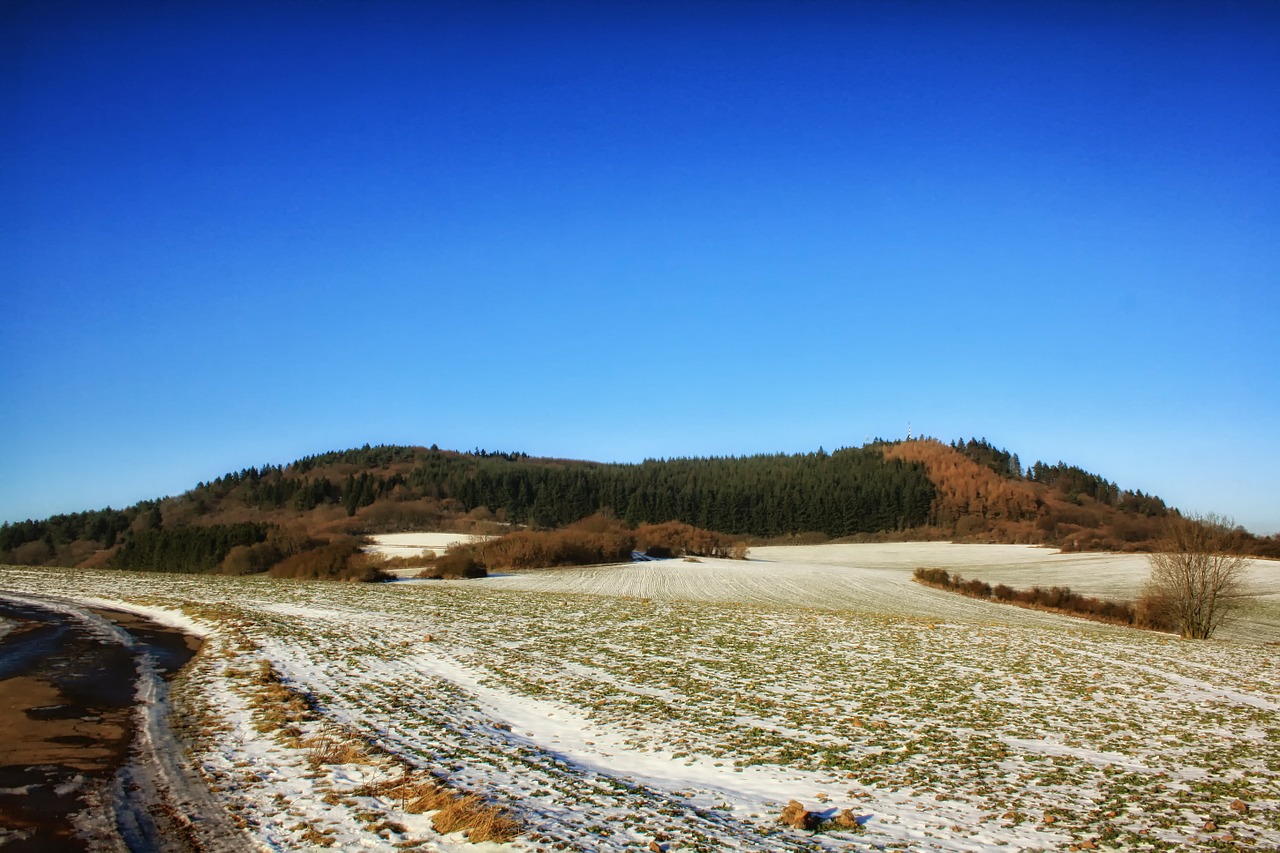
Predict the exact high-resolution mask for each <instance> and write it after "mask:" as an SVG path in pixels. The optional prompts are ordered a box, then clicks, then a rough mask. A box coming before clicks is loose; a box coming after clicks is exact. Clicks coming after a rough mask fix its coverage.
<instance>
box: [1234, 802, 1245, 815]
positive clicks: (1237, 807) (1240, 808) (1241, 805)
mask: <svg viewBox="0 0 1280 853" xmlns="http://www.w3.org/2000/svg"><path fill="white" fill-rule="evenodd" d="M1231 810H1232V811H1233V812H1239V813H1240V814H1247V813H1248V811H1249V804H1248V803H1246V802H1245V801H1244V800H1236V801H1234V802H1233V803H1232V804H1231Z"/></svg>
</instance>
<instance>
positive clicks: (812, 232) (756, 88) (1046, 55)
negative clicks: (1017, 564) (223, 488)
mask: <svg viewBox="0 0 1280 853" xmlns="http://www.w3.org/2000/svg"><path fill="white" fill-rule="evenodd" d="M0 16H2V17H0V115H3V116H4V128H5V129H4V132H3V134H0V155H2V156H0V296H2V297H3V300H4V304H5V310H4V313H3V317H4V335H3V336H0V365H2V366H0V392H2V393H3V399H4V400H5V401H6V404H7V405H6V406H5V409H6V413H5V416H4V417H3V418H0V447H2V448H3V451H2V452H0V519H3V520H10V521H12V520H19V519H23V518H27V517H43V516H45V515H48V514H50V513H54V512H65V511H76V510H81V509H90V508H97V507H101V506H105V505H108V504H110V505H113V506H117V507H119V506H123V505H127V504H129V503H132V502H134V501H137V500H139V499H142V498H148V497H156V496H159V495H165V494H174V493H178V492H181V491H183V490H185V489H186V488H189V487H190V486H192V485H194V484H195V482H196V481H198V480H203V479H211V478H213V477H216V476H217V475H219V474H221V473H224V472H225V471H228V470H236V469H239V468H242V467H245V466H248V465H256V464H262V463H266V462H273V463H274V462H287V461H289V460H292V459H294V458H297V457H299V456H302V455H306V454H309V453H315V452H321V451H325V450H330V449H340V448H345V447H350V446H358V445H360V444H363V443H365V442H369V443H373V444H377V443H412V444H428V445H429V444H432V443H437V444H439V445H440V446H441V447H449V448H457V449H470V448H472V447H476V446H480V447H485V448H490V449H504V450H511V449H519V450H524V451H526V452H528V453H531V454H534V455H549V456H566V457H575V458H590V459H598V460H605V461H615V460H616V461H638V460H640V459H643V458H645V457H651V456H652V457H662V456H687V455H721V454H747V453H756V452H774V451H788V452H796V451H809V450H815V449H817V448H818V447H819V446H823V447H826V448H827V449H832V448H834V447H839V446H845V445H858V444H861V443H862V442H863V440H864V439H865V438H866V437H867V436H873V437H874V436H880V437H885V438H897V437H902V436H904V435H905V434H906V432H907V429H908V424H909V423H910V425H911V428H912V429H913V431H914V432H915V433H916V434H921V433H925V434H930V435H935V436H938V437H941V438H943V439H946V440H950V439H952V438H955V437H960V436H965V437H968V436H986V437H987V438H988V439H990V440H991V441H992V442H993V443H995V444H997V445H999V446H1004V447H1007V448H1008V449H1010V450H1012V451H1016V452H1017V453H1019V454H1020V456H1021V458H1022V459H1023V461H1024V462H1027V463H1029V462H1031V461H1033V460H1035V459H1044V460H1045V461H1049V462H1053V461H1057V460H1059V459H1061V460H1064V461H1067V462H1069V463H1073V464H1077V465H1080V466H1082V467H1084V468H1087V469H1089V470H1092V471H1094V472H1096V473H1099V474H1101V475H1103V476H1105V477H1107V478H1109V479H1112V480H1114V481H1116V482H1117V483H1118V484H1119V485H1120V486H1121V487H1124V488H1136V489H1142V490H1144V491H1147V492H1153V493H1156V494H1159V495H1161V496H1162V497H1164V498H1165V499H1166V500H1168V501H1170V502H1171V503H1173V504H1174V505H1176V506H1179V507H1181V508H1183V509H1185V510H1189V511H1199V512H1206V511H1212V512H1219V513H1224V514H1228V515H1231V516H1234V517H1235V519H1236V520H1237V521H1238V522H1240V523H1242V524H1244V525H1245V526H1247V527H1249V528H1250V529H1252V530H1255V531H1257V532H1268V533H1269V532H1274V531H1277V530H1280V489H1278V488H1277V484H1278V483H1280V444H1278V443H1277V438H1280V343H1278V342H1280V95H1277V93H1278V92H1280V5H1277V4H1275V3H1266V2H1259V3H1222V2H1213V3H1209V2H1204V3H1192V2H1186V3H1158V2H1155V3H1129V4H1116V3H1102V2H1099V3H1084V2H1078V3H1053V2H1047V3H1033V4H1027V3H971V4H961V3H945V2H929V0H912V2H905V0H904V2H898V3H837V2H788V3H782V2H776V3H767V2H755V3H752V2H738V3H734V2H707V3H701V4H699V3H661V2H659V3H643V4H642V3H635V4H625V3H537V2H530V3H467V4H432V3H413V2H379V0H365V2H310V3H304V2H271V0H267V2H259V3H253V4H237V3H232V2H217V3H214V2H209V3H199V2H193V3H167V2H156V3H136V4H131V3H127V2H125V3H59V2H48V3H46V2H30V3H23V2H11V3H7V4H4V6H3V9H2V10H0Z"/></svg>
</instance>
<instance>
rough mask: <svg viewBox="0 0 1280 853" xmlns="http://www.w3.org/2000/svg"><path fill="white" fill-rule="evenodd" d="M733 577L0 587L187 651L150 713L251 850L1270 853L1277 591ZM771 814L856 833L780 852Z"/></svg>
mask: <svg viewBox="0 0 1280 853" xmlns="http://www.w3.org/2000/svg"><path fill="white" fill-rule="evenodd" d="M752 557H753V559H752V560H750V561H747V562H740V561H721V560H709V559H708V560H703V561H701V562H696V563H694V562H684V561H667V562H660V563H642V564H633V565H625V566H612V567H592V568H583V569H564V570H544V571H540V572H531V573H525V574H518V575H509V576H502V577H493V578H489V579H486V580H482V581H463V582H443V581H432V582H398V583H393V584H381V585H356V584H340V583H309V582H301V581H284V580H273V579H269V578H264V577H248V578H224V577H199V576H179V575H167V576H159V575H141V574H126V573H119V572H115V573H108V572H86V571H80V572H70V571H64V570H56V569H43V568H3V569H0V593H4V594H38V595H56V596H62V597H67V598H72V599H76V600H79V601H94V602H108V601H109V602H111V603H112V604H114V605H116V606H122V605H123V606H126V607H129V608H131V609H135V610H140V611H142V612H145V613H148V614H150V615H152V616H153V617H155V618H159V619H162V620H165V621H168V622H171V623H178V624H182V625H184V626H186V627H188V628H191V629H194V630H198V631H200V632H201V633H203V634H205V635H207V637H208V643H207V645H206V648H205V651H204V652H203V653H202V655H201V656H200V657H199V658H197V660H196V662H195V663H194V664H193V665H192V666H191V667H190V668H189V670H188V672H187V674H186V675H185V676H184V677H183V678H182V679H181V680H180V681H179V682H178V683H176V684H175V685H174V689H173V695H174V703H175V709H176V718H177V719H178V720H179V721H180V723H181V725H182V727H183V730H184V732H185V734H186V736H187V737H188V738H189V739H191V740H192V741H193V744H194V746H193V754H194V758H195V760H196V762H197V764H198V765H199V767H200V768H201V770H202V772H203V774H204V776H205V778H206V779H207V780H208V781H209V783H210V785H211V787H212V788H213V789H214V791H215V793H216V794H217V796H218V797H219V798H221V800H222V801H223V802H225V804H226V805H227V807H228V809H230V810H231V812H232V814H233V816H235V817H236V818H237V819H238V821H239V822H240V823H241V824H242V825H243V826H244V827H245V828H246V830H247V831H248V832H249V833H250V835H251V836H252V837H253V838H255V839H256V840H257V841H258V842H259V843H260V844H261V845H262V847H263V848H264V849H297V848H300V847H312V846H324V845H332V846H334V847H335V848H339V849H356V848H359V849H381V850H388V851H390V850H397V849H401V850H403V849H417V850H464V849H465V850H472V851H482V850H545V851H551V850H565V849H568V850H605V851H623V850H641V849H646V848H649V847H650V845H651V844H654V845H656V846H657V847H658V848H659V849H663V850H672V851H677V850H679V851H688V850H708V851H710V850H733V849H737V850H841V849H850V850H862V849H910V850H922V849H938V850H995V849H1043V850H1058V849H1071V848H1076V849H1127V850H1165V849H1167V850H1173V849H1179V850H1182V849H1205V850H1208V849H1258V850H1273V849H1277V848H1280V664H1278V663H1277V652H1278V651H1280V649H1278V647H1277V646H1276V645H1274V643H1276V642H1277V641H1280V565H1276V564H1269V563H1257V564H1255V565H1254V567H1253V569H1252V573H1251V580H1252V583H1253V584H1254V588H1255V589H1256V590H1257V591H1259V592H1261V593H1263V594H1262V595H1261V596H1260V597H1259V598H1258V599H1257V600H1256V601H1255V603H1254V604H1253V605H1252V607H1251V609H1250V610H1249V611H1248V612H1247V613H1246V618H1245V619H1244V620H1242V621H1241V622H1240V623H1239V624H1238V626H1237V627H1236V628H1235V629H1233V632H1229V633H1226V634H1224V639H1222V640H1215V641H1211V642H1200V643H1192V642H1183V641H1179V640H1176V639H1173V638H1170V637H1166V636H1162V635H1157V634H1151V633H1144V632H1137V631H1131V630H1127V629H1121V628H1115V627H1110V626H1105V625H1099V624H1094V623H1090V622H1083V621H1078V620H1073V619H1069V618H1067V617H1061V616H1056V615H1052V614H1044V613H1037V612H1032V611H1026V610H1021V609H1018V608H1014V607H1009V606H1005V605H999V604H994V603H988V602H980V601H975V600H971V599H966V598H962V597H959V596H955V595H952V594H949V593H946V592H941V591H937V590H932V589H927V588H923V587H920V586H918V585H916V584H913V583H912V582H911V581H910V575H911V570H912V569H913V568H914V567H915V566H918V565H926V566H943V567H946V568H948V569H949V570H953V571H959V572H961V573H962V574H964V575H965V576H967V577H980V578H982V579H983V580H988V581H991V582H997V581H1001V582H1006V583H1010V584H1012V585H1016V586H1029V585H1031V584H1032V583H1041V584H1046V585H1048V584H1054V583H1057V584H1063V583H1066V584H1070V585H1071V586H1072V588H1073V589H1076V590H1077V591H1080V592H1083V593H1087V594H1108V595H1122V594H1131V593H1132V592H1133V591H1134V590H1135V589H1136V586H1137V585H1138V584H1140V582H1141V577H1142V575H1143V574H1144V572H1145V563H1144V562H1143V560H1142V558H1140V557H1131V556H1115V555H1055V554H1052V553H1051V552H1048V551H1045V550H1042V549H1034V548H1023V547H1020V546H948V545H943V544H921V545H865V546H861V545H843V546H842V545H826V546H811V547H797V548H785V549H783V548H762V549H757V550H756V551H754V552H753V554H752ZM1266 643H1272V644H1273V645H1266ZM264 662H268V663H264ZM273 691H274V692H273ZM282 697H283V698H282ZM284 700H288V701H284ZM290 708H292V709H293V710H292V711H290V710H289V709H290ZM430 778H438V779H441V780H444V781H445V782H447V784H449V785H450V786H453V787H456V788H458V789H460V790H465V791H468V792H473V793H476V794H479V795H481V796H482V797H484V798H485V799H486V800H488V801H490V802H492V803H494V804H497V805H499V806H501V807H503V808H504V809H506V810H507V811H508V812H509V813H510V814H511V815H512V816H514V817H515V818H517V819H518V820H519V821H520V823H521V824H522V826H523V829H524V832H523V834H522V835H521V836H520V837H519V838H518V839H517V840H515V841H513V842H510V843H508V844H497V843H493V842H487V843H483V844H469V843H467V842H466V839H465V838H464V837H463V836H462V834H461V832H456V831H455V832H451V833H446V834H440V833H438V832H436V831H435V829H433V825H432V821H431V819H430V818H431V813H430V812H426V813H415V812H417V811H418V810H417V809H415V808H414V807H413V803H412V802H411V799H412V798H411V796H410V795H409V794H408V793H407V792H408V791H410V790H412V789H413V784H414V783H415V782H417V781H419V780H425V779H430ZM792 799H797V800H800V801H801V802H803V803H804V804H805V806H806V808H808V809H811V810H814V811H818V812H821V813H823V814H824V815H825V816H827V817H834V816H836V815H838V814H839V813H841V812H844V811H845V810H849V811H848V812H847V813H846V814H847V816H849V817H853V818H856V821H855V822H854V825H853V826H852V827H849V828H845V829H837V828H832V829H829V830H827V831H823V832H819V833H816V834H814V833H810V832H806V831H801V830H797V829H791V828H787V827H784V826H782V825H781V824H779V823H778V821H777V818H778V815H779V814H780V813H781V811H782V808H783V806H784V805H785V804H786V803H787V802H788V801H789V800H792Z"/></svg>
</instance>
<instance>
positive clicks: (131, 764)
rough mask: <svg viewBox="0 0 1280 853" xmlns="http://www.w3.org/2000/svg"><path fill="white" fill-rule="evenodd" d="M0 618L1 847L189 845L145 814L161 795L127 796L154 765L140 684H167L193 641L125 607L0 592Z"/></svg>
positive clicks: (158, 809) (159, 805) (194, 647)
mask: <svg viewBox="0 0 1280 853" xmlns="http://www.w3.org/2000/svg"><path fill="white" fill-rule="evenodd" d="M0 619H2V620H3V621H2V622H0V624H3V625H6V626H7V627H8V628H9V630H8V631H7V632H5V633H4V634H3V636H0V848H3V849H4V851H5V853H9V851H23V852H24V853H25V851H47V850H60V851H62V850H65V851H80V850H85V851H87V850H97V849H103V847H104V846H105V847H108V848H114V849H126V850H132V851H140V850H148V851H150V850H165V851H168V850H178V849H184V850H189V849H193V845H192V844H191V843H189V842H187V841H172V840H170V839H169V837H168V836H170V835H180V834H183V833H170V832H167V831H166V830H167V827H165V826H163V825H161V824H159V823H157V820H156V818H154V817H151V816H148V813H162V812H163V811H164V809H165V805H166V804H165V803H164V802H138V801H137V797H136V795H135V794H132V793H130V792H131V791H136V790H139V789H140V787H139V786H137V785H135V784H133V782H134V780H135V777H137V776H138V775H139V774H140V769H141V770H142V771H143V772H142V773H141V775H144V776H145V775H147V774H146V773H145V767H146V766H147V765H149V764H154V763H155V762H154V759H153V756H151V755H149V754H148V751H147V749H146V747H145V745H144V741H145V742H147V743H150V742H153V741H154V738H153V737H143V735H144V734H147V735H150V734H151V733H150V732H144V731H143V730H144V729H145V728H146V727H147V725H148V717H147V716H146V715H145V714H143V713H140V706H141V704H142V703H141V702H140V701H139V697H140V696H141V695H142V690H141V687H142V686H143V683H144V679H147V678H150V679H153V680H154V679H155V675H159V676H160V678H161V679H164V680H168V679H171V678H172V677H173V676H174V675H175V674H176V673H177V672H178V670H180V669H181V668H182V666H183V665H184V664H186V662H187V661H188V660H190V659H191V658H192V656H193V655H194V654H195V653H196V652H197V651H198V649H199V646H200V641H199V639H198V638H196V637H192V636H190V635H187V634H184V633H182V632H181V631H178V630H176V629H173V628H169V627H166V626H163V625H159V624H157V623H155V622H151V621H149V620H147V619H143V618H141V617H139V616H137V615H134V614H131V613H124V612H120V611H113V610H103V609H94V610H91V611H87V610H84V609H72V608H67V607H65V606H49V607H45V606H41V605H39V604H37V603H34V602H32V601H30V600H24V601H13V600H8V599H0ZM144 661H149V664H147V665H145V666H144V663H143V662H144ZM150 673H155V675H151V674H150ZM161 689H165V688H163V687H162V688H161ZM122 780H127V781H128V782H129V784H128V785H122V784H121V783H122ZM141 787H142V788H146V787H147V786H145V785H144V786H141ZM151 789H152V790H154V789H155V786H151ZM161 798H162V799H166V798H165V797H163V796H162V797H161Z"/></svg>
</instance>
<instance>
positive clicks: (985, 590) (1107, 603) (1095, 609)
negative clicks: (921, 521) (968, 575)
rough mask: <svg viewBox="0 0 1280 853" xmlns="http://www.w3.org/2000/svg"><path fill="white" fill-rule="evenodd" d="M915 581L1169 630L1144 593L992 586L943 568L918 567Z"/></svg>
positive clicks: (1154, 601) (1154, 603)
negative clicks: (1122, 595) (1127, 597)
mask: <svg viewBox="0 0 1280 853" xmlns="http://www.w3.org/2000/svg"><path fill="white" fill-rule="evenodd" d="M915 581H916V582H917V583H920V584H924V585H925V586H932V587H936V588H938V589H945V590H950V591H951V592H958V593H960V594H961V595H967V596H969V597H971V598H984V599H994V600H995V601H1000V602H1003V603H1005V604H1016V605H1019V606H1021V607H1029V608H1032V609H1035V610H1052V611H1054V612H1057V613H1066V614H1068V615H1071V616H1080V617H1083V618H1085V619H1093V620H1095V621H1098V622H1110V623H1112V624H1115V625H1128V626H1130V627H1133V628H1146V629H1148V630H1153V631H1167V630H1171V625H1170V624H1169V623H1168V618H1167V616H1166V611H1167V608H1166V607H1164V606H1163V605H1162V603H1161V602H1160V601H1159V600H1157V599H1156V598H1155V597H1153V596H1151V595H1144V596H1143V597H1142V598H1139V599H1138V601H1137V602H1133V603H1131V602H1127V601H1111V600H1109V599H1105V598H1096V597H1094V596H1089V595H1081V594H1080V593H1078V592H1072V591H1071V587H1068V586H1050V587H1043V586H1033V587H1031V588H1030V589H1014V588H1013V587H1011V586H1008V585H1007V584H1002V583H1000V584H996V585H995V586H992V585H991V584H989V583H987V582H986V581H981V580H977V579H976V578H975V579H972V580H965V579H964V578H963V577H961V576H960V575H958V574H956V575H953V574H951V573H950V572H948V571H947V570H946V569H930V568H918V569H916V570H915Z"/></svg>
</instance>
